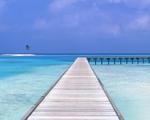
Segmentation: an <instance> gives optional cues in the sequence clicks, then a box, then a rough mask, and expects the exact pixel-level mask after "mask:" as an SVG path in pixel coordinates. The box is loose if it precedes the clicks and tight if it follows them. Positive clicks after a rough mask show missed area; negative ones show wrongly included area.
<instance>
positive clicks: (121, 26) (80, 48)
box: [0, 0, 150, 53]
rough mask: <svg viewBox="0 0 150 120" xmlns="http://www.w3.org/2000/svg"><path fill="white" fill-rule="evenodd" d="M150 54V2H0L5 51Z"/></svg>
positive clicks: (0, 40)
mask: <svg viewBox="0 0 150 120" xmlns="http://www.w3.org/2000/svg"><path fill="white" fill-rule="evenodd" d="M26 44H29V45H30V46H31V48H32V49H31V50H30V51H29V52H33V53H150V0H0V53H23V52H26V51H25V45H26Z"/></svg>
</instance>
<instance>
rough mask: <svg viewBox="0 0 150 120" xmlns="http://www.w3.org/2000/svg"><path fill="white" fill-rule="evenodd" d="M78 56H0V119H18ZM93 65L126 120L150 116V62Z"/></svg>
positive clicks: (137, 119)
mask: <svg viewBox="0 0 150 120" xmlns="http://www.w3.org/2000/svg"><path fill="white" fill-rule="evenodd" d="M77 56H79V55H61V56H59V55H38V56H22V57H21V56H20V57H16V56H0V120H20V119H21V118H22V117H23V116H24V115H25V114H26V113H27V112H28V110H29V109H30V108H31V107H32V106H33V105H34V104H35V103H36V102H37V101H38V100H39V98H40V97H41V96H42V95H43V94H44V93H45V92H46V91H47V90H48V89H49V88H50V87H51V86H52V85H53V84H54V83H55V82H56V81H57V80H58V78H59V77H60V76H61V75H62V74H63V73H64V71H66V70H67V69H68V67H69V66H70V65H71V64H72V63H73V61H74V60H75V59H76V58H77ZM82 56H83V55H82ZM85 56H86V55H85ZM92 67H93V68H94V70H95V72H96V73H97V75H98V76H99V78H100V79H101V81H102V83H103V84H104V86H105V88H106V90H107V91H108V93H109V94H110V96H111V97H112V98H113V101H114V103H115V105H116V106H117V108H118V109H119V110H120V112H121V113H122V114H123V116H124V118H125V120H150V64H147V63H145V64H139V65H137V64H134V65H131V64H128V65H124V64H123V65H119V64H118V65H106V64H105V65H99V64H98V65H93V63H92Z"/></svg>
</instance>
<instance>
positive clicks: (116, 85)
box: [93, 65, 150, 120]
mask: <svg viewBox="0 0 150 120" xmlns="http://www.w3.org/2000/svg"><path fill="white" fill-rule="evenodd" d="M93 68H94V70H95V72H96V73H97V75H98V76H99V78H100V79H101V81H102V83H103V84H104V86H105V88H106V89H107V91H108V93H109V94H110V96H111V97H112V99H113V101H114V103H115V104H116V106H117V108H118V109H119V110H120V112H121V113H122V114H123V116H124V118H125V120H150V65H96V66H95V65H93Z"/></svg>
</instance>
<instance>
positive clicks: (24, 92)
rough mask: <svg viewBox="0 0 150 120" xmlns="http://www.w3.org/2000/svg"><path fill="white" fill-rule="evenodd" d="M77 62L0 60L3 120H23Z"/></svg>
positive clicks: (0, 119)
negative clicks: (73, 63)
mask: <svg viewBox="0 0 150 120" xmlns="http://www.w3.org/2000/svg"><path fill="white" fill-rule="evenodd" d="M73 60H74V57H72V58H66V57H62V56H61V57H56V56H55V57H54V56H53V57H49V56H39V57H0V120H20V119H21V118H22V117H23V116H24V115H25V113H26V112H27V111H28V110H29V109H30V108H31V107H32V106H33V105H34V104H35V103H36V102H37V101H38V100H39V98H40V97H41V96H42V95H43V94H44V93H45V92H46V91H47V90H48V89H49V88H50V87H51V86H52V85H53V84H54V83H55V82H56V81H57V79H58V78H59V77H60V76H61V75H62V74H63V72H64V71H65V70H66V69H67V68H68V67H69V65H70V64H71V63H72V61H73Z"/></svg>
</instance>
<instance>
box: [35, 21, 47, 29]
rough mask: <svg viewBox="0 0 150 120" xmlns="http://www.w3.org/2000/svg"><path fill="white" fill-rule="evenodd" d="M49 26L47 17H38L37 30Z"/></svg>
mask: <svg viewBox="0 0 150 120" xmlns="http://www.w3.org/2000/svg"><path fill="white" fill-rule="evenodd" d="M48 27H49V24H48V22H47V21H46V20H45V19H38V20H36V21H35V24H34V28H35V29H37V30H45V29H47V28H48Z"/></svg>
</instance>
